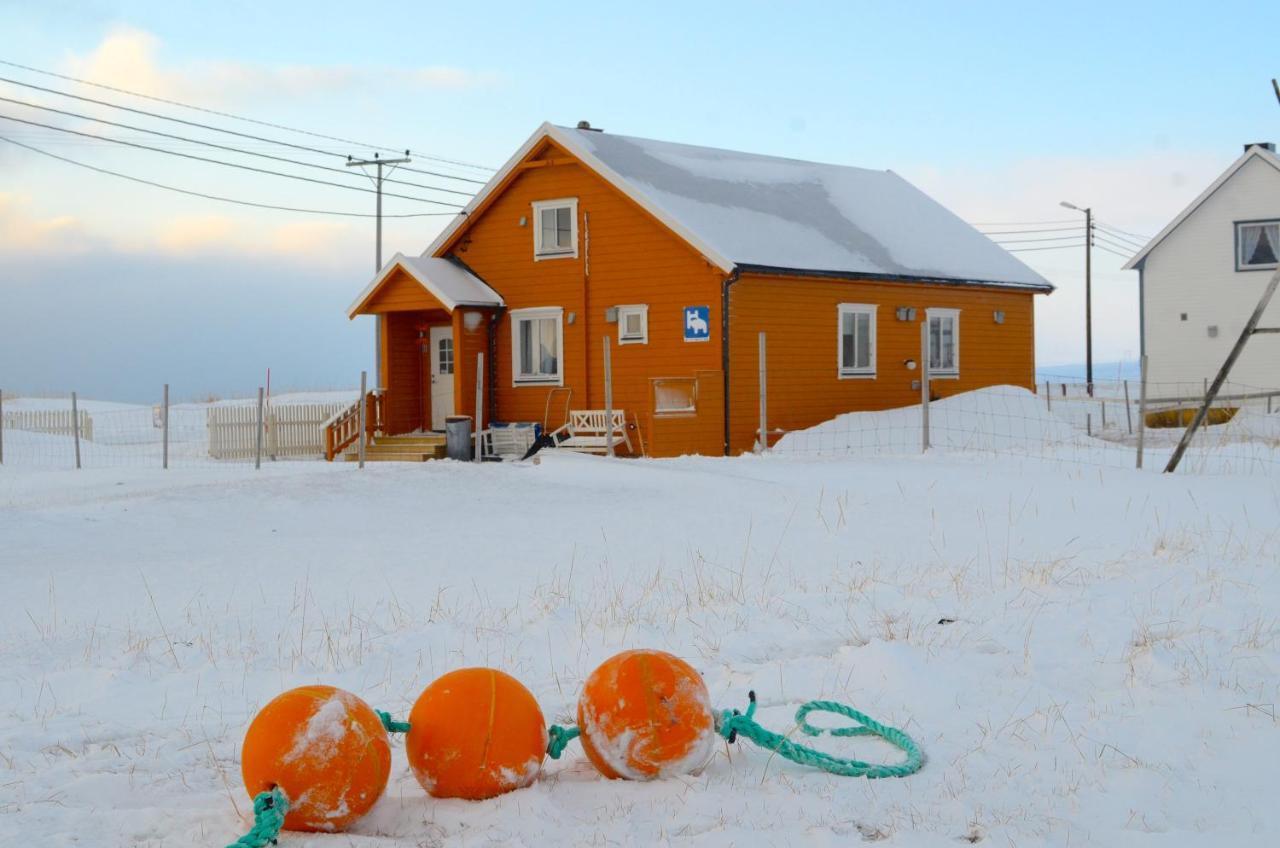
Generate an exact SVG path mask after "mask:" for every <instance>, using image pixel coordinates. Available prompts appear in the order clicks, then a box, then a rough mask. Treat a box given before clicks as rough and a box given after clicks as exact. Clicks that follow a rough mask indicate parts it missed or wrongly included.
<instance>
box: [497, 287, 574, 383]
mask: <svg viewBox="0 0 1280 848" xmlns="http://www.w3.org/2000/svg"><path fill="white" fill-rule="evenodd" d="M510 314H511V360H512V361H511V374H512V380H513V382H514V383H516V384H517V385H523V384H543V385H545V384H548V383H551V384H555V385H557V386H559V385H563V384H564V372H563V370H562V365H561V363H562V361H563V348H564V324H563V319H564V310H563V309H561V308H559V307H554V308H550V307H549V308H542V309H513V310H511V313H510Z"/></svg>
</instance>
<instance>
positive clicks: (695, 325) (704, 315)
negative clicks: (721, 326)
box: [684, 306, 711, 342]
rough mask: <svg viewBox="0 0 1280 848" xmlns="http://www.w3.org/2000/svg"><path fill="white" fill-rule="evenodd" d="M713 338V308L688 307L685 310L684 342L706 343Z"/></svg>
mask: <svg viewBox="0 0 1280 848" xmlns="http://www.w3.org/2000/svg"><path fill="white" fill-rule="evenodd" d="M709 338H711V307H710V306H686V307H685V308H684V340H685V341H687V342H705V341H706V340H707V339H709Z"/></svg>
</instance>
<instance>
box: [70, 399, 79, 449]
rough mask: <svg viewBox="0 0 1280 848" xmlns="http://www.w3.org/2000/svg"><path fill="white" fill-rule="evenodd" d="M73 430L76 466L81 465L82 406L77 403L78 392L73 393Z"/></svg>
mask: <svg viewBox="0 0 1280 848" xmlns="http://www.w3.org/2000/svg"><path fill="white" fill-rule="evenodd" d="M71 431H72V432H73V433H74V434H75V437H76V468H79V467H80V408H79V406H77V405H76V393H75V392H72V393H71Z"/></svg>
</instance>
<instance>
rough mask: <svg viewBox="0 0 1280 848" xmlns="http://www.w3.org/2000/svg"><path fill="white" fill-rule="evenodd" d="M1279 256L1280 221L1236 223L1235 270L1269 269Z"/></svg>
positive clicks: (1273, 266)
mask: <svg viewBox="0 0 1280 848" xmlns="http://www.w3.org/2000/svg"><path fill="white" fill-rule="evenodd" d="M1278 256H1280V221H1245V222H1241V223H1238V224H1236V270H1237V271H1253V270H1270V269H1273V268H1275V267H1276V264H1277V261H1278V260H1277V257H1278Z"/></svg>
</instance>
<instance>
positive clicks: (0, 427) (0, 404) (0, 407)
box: [0, 389, 1271, 465]
mask: <svg viewBox="0 0 1280 848" xmlns="http://www.w3.org/2000/svg"><path fill="white" fill-rule="evenodd" d="M1270 403H1271V402H1270V399H1268V401H1267V404H1268V405H1267V412H1270V411H1271V406H1270ZM0 465H4V389H0Z"/></svg>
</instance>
